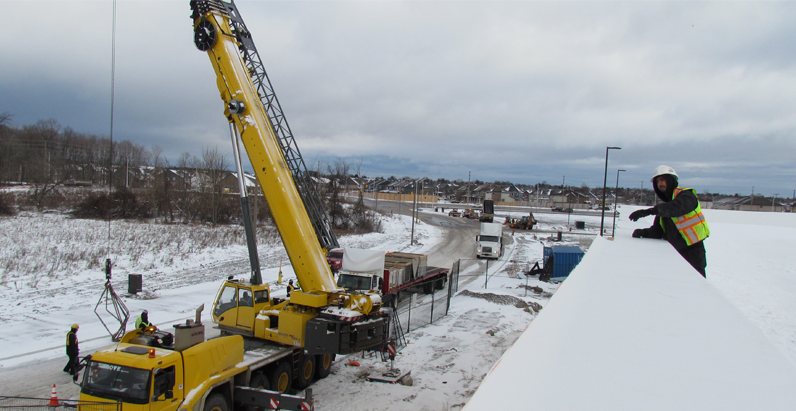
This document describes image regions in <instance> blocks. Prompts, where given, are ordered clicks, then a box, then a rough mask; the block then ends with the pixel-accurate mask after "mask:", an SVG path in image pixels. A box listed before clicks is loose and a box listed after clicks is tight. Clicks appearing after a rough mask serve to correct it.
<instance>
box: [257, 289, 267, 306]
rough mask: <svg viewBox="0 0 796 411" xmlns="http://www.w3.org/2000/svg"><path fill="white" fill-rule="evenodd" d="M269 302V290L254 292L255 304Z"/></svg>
mask: <svg viewBox="0 0 796 411" xmlns="http://www.w3.org/2000/svg"><path fill="white" fill-rule="evenodd" d="M267 302H268V290H260V291H255V292H254V303H255V304H259V303H267Z"/></svg>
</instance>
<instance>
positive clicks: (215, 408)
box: [204, 394, 229, 411]
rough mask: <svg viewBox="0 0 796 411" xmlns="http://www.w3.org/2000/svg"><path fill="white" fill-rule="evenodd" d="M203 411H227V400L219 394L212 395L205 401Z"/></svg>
mask: <svg viewBox="0 0 796 411" xmlns="http://www.w3.org/2000/svg"><path fill="white" fill-rule="evenodd" d="M204 411H229V405H228V404H227V399H226V398H224V396H223V395H221V394H213V395H211V396H210V397H208V398H207V401H205V408H204Z"/></svg>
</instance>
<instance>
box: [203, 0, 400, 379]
mask: <svg viewBox="0 0 796 411" xmlns="http://www.w3.org/2000/svg"><path fill="white" fill-rule="evenodd" d="M191 9H192V11H193V13H192V15H191V17H192V18H193V20H194V43H195V44H196V46H197V48H199V49H200V50H202V51H206V52H207V54H208V57H209V58H210V62H211V64H212V66H213V69H214V70H215V72H216V77H217V81H216V83H217V86H218V90H219V92H220V93H221V98H222V100H223V101H224V103H225V109H224V115H225V116H226V118H227V120H228V121H229V123H230V129H231V132H232V133H233V140H235V142H236V144H234V146H236V145H237V135H238V134H239V135H240V140H241V141H242V143H243V145H244V147H245V148H246V152H247V154H248V156H249V160H250V161H251V164H252V167H253V168H254V172H255V175H256V177H257V179H258V181H259V182H260V185H261V187H262V190H263V193H264V195H265V198H266V200H267V202H268V205H269V206H270V208H271V212H272V214H273V218H274V222H275V223H276V226H277V229H278V230H279V234H280V236H281V237H282V241H283V242H284V245H285V249H286V251H287V254H288V257H289V258H290V261H291V263H292V265H293V269H294V270H295V273H296V276H297V277H298V279H299V281H300V282H301V287H302V290H300V291H299V290H296V291H294V292H291V293H290V296H289V299H287V300H281V299H277V298H272V297H271V295H270V290H269V287H268V285H267V284H263V283H262V279H261V278H260V274H259V267H255V265H256V264H255V260H256V253H255V255H254V256H252V259H251V260H252V277H251V280H250V281H248V282H246V281H236V280H228V281H226V283H225V284H224V285H223V286H222V288H221V290H220V291H219V293H218V296H217V299H216V302H215V304H214V308H213V320H214V321H215V322H216V323H217V324H218V326H219V328H221V330H222V331H224V332H226V333H232V334H241V335H244V336H249V337H255V338H258V339H264V340H269V341H273V342H277V343H280V344H284V345H290V346H293V347H302V348H303V349H304V350H305V352H306V353H307V354H308V355H305V356H304V357H306V358H308V360H306V361H303V362H302V367H301V368H300V369H301V370H305V371H307V370H311V368H312V367H313V364H309V363H308V362H311V361H312V357H313V355H317V356H319V358H322V360H321V361H322V364H319V367H321V368H323V367H326V366H327V362H328V361H330V358H331V357H332V356H333V355H335V354H345V353H350V352H355V351H360V350H367V349H376V348H380V347H382V346H383V345H384V343H385V339H386V338H387V323H388V319H387V316H386V314H384V313H383V312H382V311H381V299H380V297H379V296H378V295H377V294H369V293H359V292H352V293H347V292H345V291H344V290H342V289H339V288H338V287H337V285H336V284H335V281H334V276H333V274H332V272H331V269H330V268H329V265H328V263H327V261H326V258H325V257H326V252H327V249H328V248H330V246H333V245H336V240H334V239H333V234H331V230H330V229H329V228H328V224H326V223H324V222H323V217H320V218H315V219H312V218H311V216H310V215H309V214H308V210H309V211H310V212H311V211H313V210H314V208H313V207H310V206H309V204H308V203H309V202H311V201H313V199H314V200H315V201H317V198H313V197H314V196H313V195H308V194H306V193H305V195H304V196H303V197H302V195H301V193H300V189H301V188H302V185H303V184H302V181H301V177H302V176H301V169H300V167H296V166H295V164H296V163H298V164H301V165H303V160H301V156H300V153H299V152H298V150H297V148H296V147H295V146H294V142H293V140H292V135H291V134H290V133H289V127H287V123H286V121H285V118H284V115H283V114H282V113H281V108H280V107H279V103H278V101H277V100H276V95H275V94H274V93H273V91H272V87H271V86H270V81H269V80H268V78H267V75H266V74H265V71H264V70H263V68H262V63H261V62H260V59H259V55H258V54H257V51H256V49H255V47H254V43H253V41H252V38H251V34H250V32H249V31H248V29H247V28H246V26H245V24H244V23H243V20H242V18H241V17H240V13H239V12H238V9H237V7H236V6H235V4H234V2H226V1H221V0H194V1H191ZM286 131H287V132H286ZM304 185H306V184H304ZM305 188H306V187H305ZM321 214H322V213H321ZM244 220H245V222H244V223H245V224H248V223H249V221H248V219H247V218H244ZM250 244H251V241H250ZM251 253H252V251H251V246H250V254H251ZM247 297H248V298H247ZM252 297H253V298H252Z"/></svg>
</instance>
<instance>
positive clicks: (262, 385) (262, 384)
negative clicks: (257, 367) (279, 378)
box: [249, 372, 271, 390]
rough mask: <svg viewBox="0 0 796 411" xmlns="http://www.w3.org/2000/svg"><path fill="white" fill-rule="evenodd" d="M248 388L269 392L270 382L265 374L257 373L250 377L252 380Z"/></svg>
mask: <svg viewBox="0 0 796 411" xmlns="http://www.w3.org/2000/svg"><path fill="white" fill-rule="evenodd" d="M249 387H252V388H259V389H261V390H270V389H271V382H270V381H268V377H266V376H265V374H263V373H261V372H258V373H257V374H254V377H252V380H251V381H250V382H249Z"/></svg>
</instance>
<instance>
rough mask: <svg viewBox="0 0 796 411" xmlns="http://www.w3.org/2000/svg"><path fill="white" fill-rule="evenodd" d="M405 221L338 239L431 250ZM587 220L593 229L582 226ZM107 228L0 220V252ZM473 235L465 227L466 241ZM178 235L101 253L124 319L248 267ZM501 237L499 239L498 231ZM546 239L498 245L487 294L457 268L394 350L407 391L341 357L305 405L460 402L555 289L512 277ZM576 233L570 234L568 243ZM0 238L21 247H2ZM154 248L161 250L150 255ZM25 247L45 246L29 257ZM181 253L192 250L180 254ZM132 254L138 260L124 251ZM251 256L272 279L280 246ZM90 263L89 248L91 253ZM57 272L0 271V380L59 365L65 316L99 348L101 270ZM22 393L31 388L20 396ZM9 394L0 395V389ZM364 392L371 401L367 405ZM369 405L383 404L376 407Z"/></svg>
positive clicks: (207, 298)
mask: <svg viewBox="0 0 796 411" xmlns="http://www.w3.org/2000/svg"><path fill="white" fill-rule="evenodd" d="M421 214H422V216H421V220H422V219H425V218H426V217H432V216H433V215H434V214H437V215H441V214H438V213H434V212H433V211H430V210H426V211H423V212H422V213H421ZM556 218H558V216H556ZM410 221H411V220H410V219H409V218H408V217H405V216H400V217H399V216H395V217H385V220H384V225H385V227H384V233H372V234H366V235H352V236H346V237H342V238H341V239H340V241H341V244H342V245H343V246H346V247H356V248H374V249H381V250H385V251H387V250H389V251H409V252H421V253H427V252H433V249H434V248H435V247H436V246H438V244H440V243H441V242H442V241H443V235H444V232H443V231H442V229H440V228H438V227H434V226H432V225H429V224H423V223H421V224H419V225H416V226H415V239H416V244H415V245H413V246H410V245H409V237H410V230H411V224H410ZM136 224H137V223H124V222H114V223H113V224H112V230H113V235H112V237H113V236H114V235H116V236H118V235H122V234H117V233H124V232H127V233H133V232H139V230H149V229H151V227H150V228H142V227H137V226H136ZM558 224H559V222H557V221H551V222H550V223H545V224H544V227H545V228H547V229H550V228H553V227H554V226H557V225H558ZM590 226H591V227H594V223H593V222H592V223H591V224H590ZM48 228H49V229H48ZM107 230H108V227H107V223H103V222H91V221H85V220H70V219H67V218H65V217H63V216H60V215H57V214H46V215H39V214H23V215H20V216H18V217H15V218H5V219H0V232H4V233H7V234H6V236H4V237H0V241H3V242H5V244H2V246H3V248H6V247H8V248H16V249H24V250H26V251H25V252H24V254H25V255H26V256H27V259H28V260H30V261H28V262H27V263H26V264H28V265H29V266H42V267H46V266H47V262H48V261H50V262H52V261H54V260H64V259H66V257H61V258H59V257H55V256H57V255H60V254H59V253H60V252H61V251H63V249H65V248H68V249H70V250H77V249H85V250H86V251H85V252H86V253H87V252H89V251H88V250H91V249H93V248H97V249H102V248H103V247H105V246H106V245H107V244H106V243H107V233H108V231H107ZM475 230H476V229H475V228H473V236H474V235H475ZM590 230H591V232H592V235H590V236H589V235H587V236H586V237H593V231H594V228H592V229H590ZM58 232H60V233H69V234H67V235H64V236H60V237H59V236H58V235H56V234H57V233H58ZM37 233H39V235H37ZM41 233H46V234H43V235H42V234H41ZM180 233H181V229H180V228H179V227H177V228H176V231H174V232H171V231H166V232H163V233H159V234H156V235H155V236H156V237H160V236H166V237H171V238H172V241H177V238H182V240H181V244H182V245H181V247H180V250H183V251H182V252H181V253H177V254H176V255H178V257H177V258H167V257H166V256H167V255H169V253H170V252H171V253H175V250H176V248H175V246H174V245H173V244H171V242H169V241H162V244H161V243H159V244H158V245H157V246H156V247H155V248H156V249H157V250H153V251H152V252H150V253H142V252H139V251H136V250H138V248H135V249H133V251H126V252H119V251H116V252H115V253H112V255H113V260H114V261H115V262H116V265H115V267H114V271H113V284H114V288H115V289H116V291H117V292H118V293H119V294H120V295H122V297H123V298H124V300H125V303H126V305H127V307H128V308H129V309H130V312H131V316H132V317H133V318H134V317H135V316H137V315H138V314H139V313H140V312H141V310H143V309H147V310H148V311H149V313H150V319H151V320H153V322H155V323H156V324H157V325H158V326H160V327H161V328H170V326H171V325H173V324H175V323H178V322H181V321H182V320H183V319H186V318H192V317H193V312H194V310H195V309H196V307H197V306H199V305H200V304H205V307H210V306H211V304H212V301H213V298H214V296H215V294H216V292H217V289H218V287H219V285H220V284H221V280H222V279H224V278H226V276H227V275H228V274H229V273H230V272H233V273H236V274H237V276H238V277H244V276H246V275H247V272H248V262H247V260H246V249H245V246H244V245H243V244H242V242H243V240H242V238H241V239H240V241H239V244H237V245H225V246H208V247H204V248H203V247H199V246H191V244H192V243H194V242H195V241H197V240H196V239H195V236H190V235H187V234H180ZM238 234H240V233H238ZM140 235H141V237H137V238H138V241H141V239H142V238H145V237H143V234H140ZM230 235H233V234H230ZM507 235H509V236H511V234H510V233H508V234H507ZM548 236H550V234H543V235H538V234H535V233H531V232H524V231H523V232H520V231H517V232H516V233H515V234H514V236H513V238H512V241H511V243H510V245H509V247H508V248H507V249H506V255H505V257H504V258H503V259H502V260H501V261H499V262H493V263H491V264H490V265H489V273H490V278H489V282H488V289H487V290H483V287H484V275H483V272H482V270H483V266H482V265H481V266H479V265H474V266H473V267H472V268H471V269H470V270H469V271H468V270H465V271H463V272H462V273H461V275H460V282H461V283H462V286H461V287H460V288H459V290H460V292H462V295H460V296H458V297H456V298H454V299H453V301H452V304H451V308H450V314H449V315H448V316H447V317H445V318H443V319H442V320H440V321H437V322H435V323H434V324H433V325H431V326H428V327H425V328H421V329H419V330H415V331H412V332H410V333H409V334H408V335H407V339H408V341H409V344H408V346H407V347H406V348H404V349H403V350H402V351H401V352H400V353H399V355H398V358H397V360H396V362H395V366H396V367H398V368H401V369H404V370H411V372H412V373H411V375H412V377H413V378H414V385H413V386H403V385H390V384H381V383H373V382H367V381H366V377H367V375H368V374H370V373H372V372H378V371H379V370H383V369H384V368H385V367H386V366H387V364H385V363H382V362H380V361H379V360H378V359H377V358H375V357H367V358H359V357H357V360H358V361H359V363H360V364H361V366H359V367H350V366H347V365H346V364H347V359H346V358H338V360H337V362H336V363H335V365H334V366H333V369H332V374H331V375H330V376H329V377H327V378H326V379H325V380H322V381H318V382H316V383H315V384H313V389H314V392H315V397H316V399H317V402H316V409H318V410H328V409H339V408H341V407H342V406H343V405H345V406H346V408H348V409H352V410H358V409H360V410H366V409H441V408H448V407H454V406H461V405H463V404H464V403H465V402H466V401H467V399H469V397H470V396H471V395H472V393H473V392H474V390H475V388H476V387H477V386H478V383H479V382H480V380H481V379H482V378H483V376H484V375H485V374H486V372H487V371H488V370H489V368H490V367H491V366H492V364H493V363H494V362H495V361H496V360H497V359H498V358H499V357H500V355H502V353H503V352H504V351H505V350H506V349H507V348H508V347H509V346H510V345H511V344H512V343H513V342H514V340H516V338H517V337H518V336H519V335H520V333H521V332H522V330H524V329H525V327H527V325H528V324H529V323H530V321H531V320H532V319H533V318H534V317H535V316H536V314H537V312H536V310H538V308H539V307H542V306H544V304H546V302H547V301H548V300H549V298H550V296H551V295H552V293H554V292H555V290H556V288H557V285H553V284H547V283H539V282H538V281H536V280H534V279H530V280H529V281H528V282H527V285H528V287H529V288H531V289H530V290H529V289H527V288H526V279H525V278H524V276H519V271H520V270H521V269H524V268H525V267H526V266H527V264H528V263H532V262H533V261H536V260H538V259H540V258H541V256H542V245H543V242H542V240H540V239H536V237H548ZM578 237H579V236H575V238H576V241H577V238H578ZM128 241H129V240H128ZM157 241H160V240H157ZM12 242H13V243H16V242H23V243H26V244H25V245H24V246H23V245H14V244H12ZM586 243H587V242H586ZM111 244H112V245H111V249H114V247H117V248H122V247H126V246H128V245H123V244H122V243H119V242H117V241H116V240H114V241H113V242H112V243H111ZM465 247H467V250H465V251H464V254H465V255H469V254H471V253H472V251H473V250H470V249H469V247H470V244H469V242H468V243H467V244H466V245H465ZM161 248H163V250H159V249H161ZM37 249H40V250H46V252H43V253H37V252H36V251H35V250H37ZM188 249H191V250H192V251H191V252H188V251H187V250H188ZM133 253H139V254H140V255H138V257H137V258H130V255H131V254H133ZM260 254H261V262H263V266H264V270H263V275H264V278H265V280H266V281H269V282H275V281H276V280H277V278H278V272H279V264H280V257H284V249H283V248H282V247H281V246H275V245H273V244H267V245H266V246H263V247H261V249H260ZM34 255H35V256H36V257H33V256H34ZM99 257H101V256H99ZM5 258H13V257H12V256H6V257H5ZM97 258H98V257H97V256H96V255H95V256H94V259H95V260H96V259H97ZM100 261H101V260H100ZM281 264H282V272H283V275H284V281H285V282H286V281H287V279H289V278H291V277H293V272H292V270H291V268H290V266H289V262H288V261H287V259H286V258H285V259H283V260H281ZM20 266H21V265H17V267H20ZM61 267H62V268H64V267H66V266H65V265H62V266H61ZM64 269H66V268H64ZM68 269H71V270H74V271H75V272H74V273H72V274H70V275H64V274H63V270H61V271H58V270H52V271H50V272H51V273H53V275H52V276H49V275H37V274H31V275H27V276H23V275H20V274H19V271H12V270H5V271H0V276H2V277H1V278H4V279H6V281H4V282H3V283H2V285H1V288H0V296H1V297H2V298H0V313H1V314H0V323H2V324H3V326H4V328H5V329H6V330H8V331H9V332H6V333H3V335H0V347H1V348H2V349H1V350H0V352H1V353H2V354H0V377H2V374H3V373H14V372H17V370H18V369H19V367H16V366H19V365H23V364H26V363H30V362H31V361H44V360H48V359H53V358H54V359H59V363H60V359H62V358H63V357H64V354H63V350H64V348H63V338H64V335H65V332H66V331H67V330H68V328H69V326H70V325H71V324H72V323H78V324H80V331H79V337H80V342H81V352H82V353H83V354H87V353H91V352H92V351H94V350H96V349H99V348H102V347H105V346H108V345H109V344H110V343H111V342H110V339H109V337H108V332H107V331H106V330H105V328H104V327H103V325H102V323H101V322H100V321H98V319H97V317H96V315H95V314H94V309H95V305H96V304H97V302H98V300H99V297H100V294H101V293H102V290H103V285H104V273H103V271H102V268H101V266H99V265H98V264H96V261H95V263H94V264H93V265H91V266H89V267H76V266H75V264H73V263H70V265H69V268H68ZM58 273H60V275H58ZM129 273H141V274H143V282H144V293H141V294H140V295H142V297H137V298H133V297H131V296H129V295H126V287H127V276H128V274H129ZM520 277H522V278H520ZM464 283H469V284H468V285H465V284H464ZM272 287H273V288H274V289H276V290H277V291H276V295H278V294H279V293H281V292H284V286H281V285H276V284H274V285H272ZM465 290H467V292H468V293H469V294H468V293H465ZM480 293H484V294H480ZM464 294H468V295H467V296H465V295H464ZM534 308H536V310H534ZM99 311H100V312H101V313H102V315H103V319H104V320H105V321H106V322H108V323H109V324H111V323H112V319H111V318H110V317H109V316H108V315H107V313H104V306H100V307H99ZM208 313H209V309H206V310H205V315H204V321H205V322H209V320H210V319H209V315H208ZM131 321H132V320H131ZM114 330H115V329H114ZM59 365H60V364H59ZM57 374H58V375H55V376H47V375H42V376H41V377H42V380H43V381H45V382H43V383H42V384H40V385H41V386H42V389H41V391H42V392H40V393H38V394H35V395H36V396H40V397H47V396H48V395H49V391H48V390H49V387H50V385H49V384H48V383H47V382H46V381H48V380H49V379H50V378H55V377H58V378H62V379H63V378H64V375H62V373H61V372H60V369H59V370H58V371H57ZM58 392H59V396H60V397H61V398H75V397H77V395H78V394H77V388H76V387H75V386H71V385H67V386H62V385H61V384H59V391H58ZM26 393H29V395H34V394H30V391H26ZM357 393H359V395H357ZM14 394H16V393H15V392H7V391H5V390H0V395H14ZM374 398H376V399H377V400H376V401H377V402H374ZM374 404H383V406H381V408H379V406H374Z"/></svg>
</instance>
